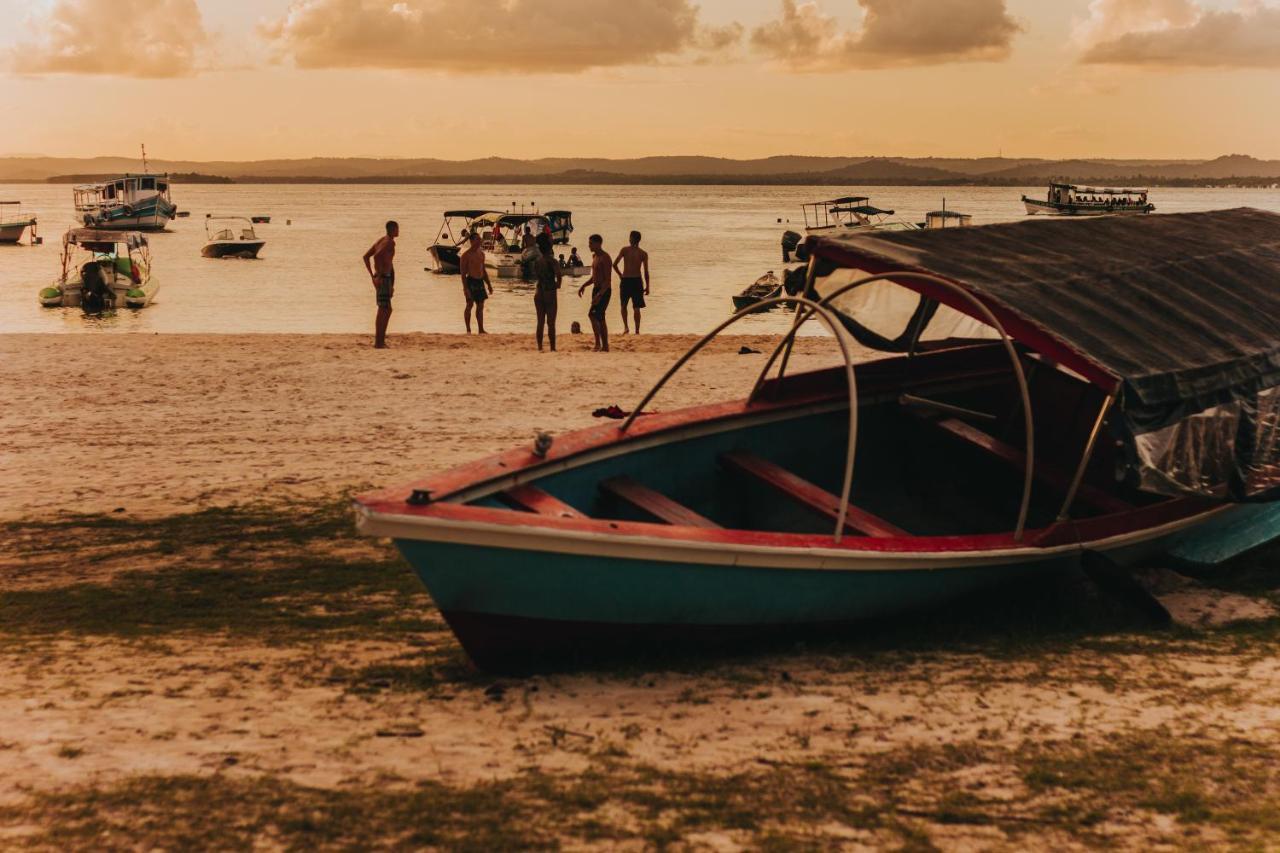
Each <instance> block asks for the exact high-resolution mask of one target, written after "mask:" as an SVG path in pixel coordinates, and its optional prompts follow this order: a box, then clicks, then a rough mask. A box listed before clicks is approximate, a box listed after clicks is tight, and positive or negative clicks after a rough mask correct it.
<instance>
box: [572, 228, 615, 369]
mask: <svg viewBox="0 0 1280 853" xmlns="http://www.w3.org/2000/svg"><path fill="white" fill-rule="evenodd" d="M587 245H589V246H590V247H591V278H589V279H587V280H586V282H585V283H584V284H583V285H582V287H579V288H578V298H579V299H581V298H582V293H583V291H585V290H586V289H587V285H588V284H589V285H591V308H589V309H588V310H587V317H588V319H590V320H591V331H592V332H594V333H595V336H596V344H595V347H594V348H593V351H594V352H608V351H609V323H608V321H607V320H606V319H605V312H606V311H607V310H608V309H609V297H610V296H612V295H613V285H612V283H611V281H610V276H611V275H612V273H613V268H612V265H611V264H610V263H609V255H608V253H606V252H605V250H604V238H603V237H601V236H600V235H599V234H592V235H591V239H590V240H588V241H587Z"/></svg>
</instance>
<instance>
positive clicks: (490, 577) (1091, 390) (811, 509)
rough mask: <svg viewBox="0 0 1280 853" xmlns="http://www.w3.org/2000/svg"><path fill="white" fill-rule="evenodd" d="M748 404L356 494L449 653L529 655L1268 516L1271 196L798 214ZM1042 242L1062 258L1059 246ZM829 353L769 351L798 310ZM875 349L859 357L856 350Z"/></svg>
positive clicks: (877, 612)
mask: <svg viewBox="0 0 1280 853" xmlns="http://www.w3.org/2000/svg"><path fill="white" fill-rule="evenodd" d="M807 247H808V249H809V253H810V257H811V260H810V263H809V267H808V281H807V287H806V290H805V295H803V296H796V297H788V296H779V297H775V298H774V299H773V300H770V301H772V302H776V303H777V304H789V305H792V306H794V308H795V311H796V314H795V319H794V322H793V326H792V328H791V331H790V332H789V333H788V334H787V335H785V336H783V337H782V339H781V340H780V341H779V342H778V344H777V346H776V348H775V349H774V351H773V352H772V354H771V355H770V356H769V357H768V358H767V362H766V364H765V366H764V368H763V370H762V371H761V374H760V376H759V379H758V381H757V382H756V384H755V386H754V387H753V388H751V389H750V391H749V393H747V394H746V396H745V397H744V398H742V399H737V400H728V401H724V402H709V403H707V404H705V405H701V406H697V407H694V408H691V409H684V410H679V411H670V412H662V413H657V414H646V415H640V414H637V413H639V412H642V411H644V410H645V409H647V408H648V407H649V406H650V405H651V404H652V403H653V401H654V400H655V398H656V395H658V393H659V392H660V391H661V389H662V388H663V386H664V385H665V384H666V383H667V382H668V381H669V380H670V379H671V378H672V377H673V376H674V375H675V374H676V373H677V372H678V371H679V370H680V369H681V368H682V367H683V366H684V365H685V364H686V363H687V362H688V361H689V360H690V359H691V358H692V357H693V356H694V355H695V354H696V353H697V352H698V351H699V350H700V349H702V348H703V347H704V346H705V345H706V344H707V343H708V342H710V341H711V340H712V339H713V338H714V337H715V336H716V335H717V334H718V333H720V332H722V331H724V330H725V329H727V328H729V327H731V326H733V325H734V324H735V323H737V322H738V321H740V320H742V319H743V318H744V317H746V316H748V315H749V311H750V310H751V309H747V310H745V311H742V312H739V313H738V314H736V315H734V316H733V317H730V318H729V319H727V320H725V321H724V322H723V323H721V324H720V325H719V326H717V327H716V328H715V329H714V330H713V331H712V332H711V333H709V334H708V335H707V336H705V337H704V338H703V339H702V340H700V341H699V342H698V343H697V344H696V345H695V346H694V347H693V348H692V349H691V350H690V351H689V352H688V353H686V355H685V356H683V357H682V358H680V359H679V360H678V361H677V362H676V363H675V365H673V367H672V368H671V369H670V370H669V371H668V372H667V373H666V374H665V375H664V376H662V377H661V379H660V380H659V381H658V382H657V383H656V384H655V385H654V387H653V389H652V390H651V391H650V392H649V393H648V394H646V395H645V396H644V398H643V399H642V400H640V401H639V402H638V404H637V406H636V410H635V412H633V413H631V414H630V415H629V416H628V417H627V418H626V419H625V420H623V421H621V422H620V423H617V424H609V425H605V426H598V427H595V428H591V429H585V430H579V431H575V432H570V433H567V434H564V435H561V436H556V437H554V438H551V437H548V436H545V435H543V436H540V437H539V440H538V441H536V442H530V443H529V444H527V445H525V446H523V447H516V448H515V449H512V450H510V451H507V452H505V453H502V454H499V455H497V456H494V457H490V458H488V459H482V460H479V461H476V462H472V463H470V464H466V465H463V466H461V467H458V468H455V469H453V470H450V471H445V472H443V473H439V474H436V475H433V476H430V477H428V478H426V479H424V480H421V481H418V482H415V483H411V484H408V485H405V486H401V487H397V488H391V489H387V490H385V491H380V492H374V493H371V494H367V495H364V496H362V497H360V498H358V499H357V501H356V507H357V516H358V522H357V523H358V526H359V528H360V529H361V530H362V531H364V532H365V533H367V534H370V535H374V536H384V537H390V538H391V539H392V540H393V541H394V542H395V544H396V546H397V547H398V548H399V549H400V551H401V552H402V553H403V554H404V555H405V557H406V558H407V560H408V561H409V563H410V564H411V565H412V566H413V568H414V570H415V571H416V572H417V574H418V576H419V577H420V578H421V580H422V582H423V583H424V584H425V586H426V587H427V589H428V590H429V591H430V593H431V596H432V598H433V600H434V601H435V602H436V604H437V605H438V607H439V608H440V611H441V612H442V614H443V615H444V618H445V619H446V620H447V622H448V624H449V625H450V627H451V628H452V630H453V631H454V633H455V634H456V635H457V637H458V639H459V640H460V642H461V643H462V646H463V647H464V649H465V650H466V651H467V653H468V654H469V655H470V656H471V657H472V658H473V659H474V660H475V661H476V662H477V663H478V664H479V665H481V666H482V667H486V668H491V669H528V668H538V667H542V666H547V665H550V664H551V662H552V661H561V660H564V659H565V658H566V657H567V658H568V659H570V660H574V659H579V658H586V657H591V656H594V655H596V654H599V653H602V652H605V651H606V650H610V649H617V648H623V649H625V648H627V647H628V644H629V643H634V642H636V641H645V642H647V641H651V640H655V639H656V640H664V641H670V640H675V641H680V640H682V639H688V638H704V637H706V636H708V635H709V634H721V633H726V634H729V635H731V636H732V635H743V634H745V635H747V636H755V635H759V634H762V633H764V632H773V631H778V630H782V631H789V630H795V629H797V628H801V627H812V626H829V625H841V624H846V623H851V622H858V621H861V620H866V619H870V618H875V617H884V616H888V615H891V614H895V613H900V612H903V611H908V610H913V609H918V608H927V607H931V606H937V605H940V604H942V603H944V602H947V601H949V600H952V599H954V598H955V597H956V596H959V595H962V594H965V593H968V592H972V591H974V590H979V589H983V588H987V587H991V586H993V585H999V584H1003V583H1006V582H1009V581H1011V580H1013V579H1016V578H1025V577H1029V576H1033V575H1042V574H1045V573H1056V572H1063V573H1067V572H1078V571H1079V570H1080V568H1081V566H1082V565H1085V566H1087V565H1089V564H1091V563H1099V562H1100V563H1102V564H1105V565H1107V566H1110V567H1111V568H1112V569H1114V570H1115V571H1119V572H1123V571H1124V567H1126V566H1129V565H1132V564H1133V563H1135V562H1137V561H1140V560H1143V559H1146V558H1150V557H1153V556H1156V555H1162V554H1163V555H1172V556H1173V557H1175V558H1177V559H1179V560H1181V561H1185V562H1187V563H1195V564H1199V565H1202V566H1212V565H1215V564H1218V563H1220V562H1222V561H1223V560H1226V559H1228V558H1230V557H1232V556H1234V555H1237V554H1239V553H1241V552H1243V551H1245V550H1247V549H1249V548H1251V547H1254V546H1257V545H1260V544H1262V543H1264V542H1267V541H1270V540H1271V539H1273V538H1275V537H1276V536H1277V535H1280V505H1277V504H1276V503H1273V502H1272V501H1274V500H1275V499H1276V498H1277V497H1280V289H1277V288H1276V286H1275V284H1276V282H1277V281H1280V215H1277V214H1274V213H1267V212H1262V211H1257V210H1250V209H1239V210H1230V211H1220V212H1214V213H1188V214H1176V215H1165V216H1152V217H1134V218H1116V219H1098V220H1091V221H1085V222H1065V221H1063V222H1048V223H1033V222H1023V223H1015V224H999V225H987V226H980V227H974V228H959V229H953V228H945V229H928V230H919V231H912V232H893V233H877V232H874V231H866V232H860V233H840V232H836V233H829V234H822V235H815V236H811V237H810V238H809V240H808V241H807ZM1063 259H1070V263H1064V262H1063ZM806 322H819V323H821V324H823V325H824V326H825V327H826V328H827V329H828V331H830V332H831V333H832V337H831V338H830V340H831V346H832V349H833V351H834V352H835V353H837V354H838V364H837V366H835V367H832V368H830V369H822V370H816V371H811V372H806V373H800V374H795V373H790V372H788V371H787V367H788V364H789V361H790V358H789V356H790V352H791V346H792V343H793V341H794V340H795V334H796V331H797V329H799V328H800V327H802V326H803V325H804V324H805V323H806ZM855 343H856V344H858V345H861V346H862V347H866V348H870V349H873V350H878V351H880V355H879V356H877V357H875V358H873V359H872V360H869V361H865V362H861V363H858V364H856V365H855V364H854V358H853V355H854V345H855Z"/></svg>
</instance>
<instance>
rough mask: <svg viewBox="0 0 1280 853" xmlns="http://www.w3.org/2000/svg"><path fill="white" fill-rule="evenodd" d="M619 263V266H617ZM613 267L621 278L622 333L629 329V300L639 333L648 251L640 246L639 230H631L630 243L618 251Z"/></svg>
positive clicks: (643, 305)
mask: <svg viewBox="0 0 1280 853" xmlns="http://www.w3.org/2000/svg"><path fill="white" fill-rule="evenodd" d="M619 265H621V268H619ZM613 269H614V271H615V272H617V273H618V278H619V279H621V283H620V284H619V290H621V291H622V297H621V302H622V334H624V335H625V334H627V333H628V332H630V331H631V329H630V328H629V327H628V326H627V303H628V302H630V303H631V306H632V311H633V312H634V313H635V321H636V334H637V335H638V334H640V309H641V308H643V307H645V301H644V298H645V297H646V296H648V295H649V253H648V252H646V251H645V250H644V249H641V248H640V232H639V231H632V232H631V244H630V245H629V246H625V247H623V249H622V251H620V252H618V257H617V259H616V260H615V261H614V262H613Z"/></svg>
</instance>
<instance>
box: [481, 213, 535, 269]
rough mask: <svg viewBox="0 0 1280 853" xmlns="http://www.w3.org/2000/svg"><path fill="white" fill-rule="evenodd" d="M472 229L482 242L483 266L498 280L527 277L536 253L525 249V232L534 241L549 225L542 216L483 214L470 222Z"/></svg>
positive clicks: (527, 248) (532, 214) (531, 248)
mask: <svg viewBox="0 0 1280 853" xmlns="http://www.w3.org/2000/svg"><path fill="white" fill-rule="evenodd" d="M471 227H473V228H474V229H475V230H476V231H477V232H478V233H479V234H480V238H481V240H482V241H483V242H482V245H483V246H484V251H485V266H487V267H489V268H490V269H491V270H493V272H494V275H495V276H496V277H497V278H521V279H526V280H528V279H529V277H530V271H529V265H530V263H531V262H532V260H533V253H535V252H537V249H536V248H535V247H533V246H528V247H526V246H524V245H523V243H524V234H525V230H526V229H527V230H528V231H529V234H530V235H531V236H533V237H536V236H537V235H538V234H540V233H542V232H544V231H549V230H550V228H551V222H550V220H549V219H548V218H547V216H546V214H542V213H486V214H484V215H483V216H478V217H476V218H475V220H473V222H472V225H471Z"/></svg>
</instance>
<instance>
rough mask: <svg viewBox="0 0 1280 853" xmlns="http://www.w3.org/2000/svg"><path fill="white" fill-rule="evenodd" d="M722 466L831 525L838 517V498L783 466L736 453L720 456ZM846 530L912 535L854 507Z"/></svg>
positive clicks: (875, 534)
mask: <svg viewBox="0 0 1280 853" xmlns="http://www.w3.org/2000/svg"><path fill="white" fill-rule="evenodd" d="M720 463H721V464H722V465H723V466H724V467H725V468H727V469H729V470H731V471H737V472H739V473H741V474H744V475H746V476H748V477H751V478H752V479H755V480H758V481H759V482H761V483H764V484H765V485H767V486H769V487H771V488H773V489H775V490H776V491H779V492H781V493H782V494H784V495H786V496H787V497H788V498H791V499H792V500H794V501H795V502H796V503H799V504H802V505H804V506H806V507H808V508H809V509H811V510H813V511H814V512H816V513H818V514H819V515H821V516H824V517H826V518H829V519H831V520H832V521H835V520H836V519H837V518H838V517H839V513H840V498H839V496H837V495H833V494H831V493H830V492H828V491H827V490H826V489H823V488H821V487H819V486H815V485H814V484H813V483H810V482H809V481H808V480H805V479H804V478H802V477H798V476H796V475H795V474H793V473H791V472H790V471H788V470H787V469H785V468H783V467H782V466H781V465H776V464H774V463H773V462H770V461H769V460H768V459H762V458H761V457H759V456H756V455H755V454H753V453H747V452H745V451H741V450H737V451H733V452H731V453H725V454H723V455H721V457H720ZM845 527H846V528H847V529H849V530H850V531H852V532H854V533H862V534H865V535H867V536H878V537H893V536H910V535H911V534H910V533H907V532H906V531H904V530H902V529H900V528H898V527H894V526H893V525H892V524H890V523H889V522H887V521H885V520H884V519H883V518H880V517H879V516H876V515H873V514H871V513H869V512H867V511H866V510H864V509H859V508H858V507H856V506H854V505H853V504H850V505H849V511H848V512H847V513H846V515H845Z"/></svg>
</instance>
